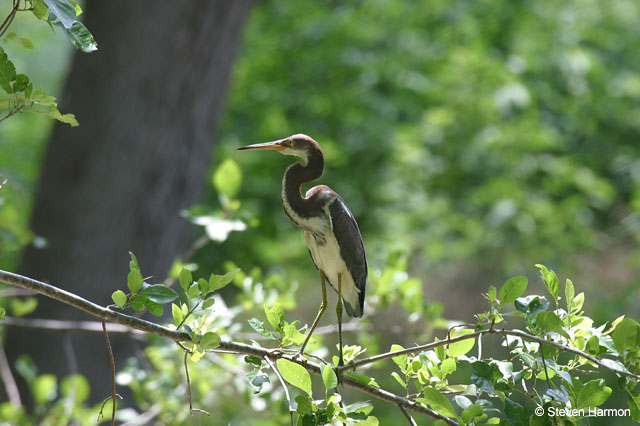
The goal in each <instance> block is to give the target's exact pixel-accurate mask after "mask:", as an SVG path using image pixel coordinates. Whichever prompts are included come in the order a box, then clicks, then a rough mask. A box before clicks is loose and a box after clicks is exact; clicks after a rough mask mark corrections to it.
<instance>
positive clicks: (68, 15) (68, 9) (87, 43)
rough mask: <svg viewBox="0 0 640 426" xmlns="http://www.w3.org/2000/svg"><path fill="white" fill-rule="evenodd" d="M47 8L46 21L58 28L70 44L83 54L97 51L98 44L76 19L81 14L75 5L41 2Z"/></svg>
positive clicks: (62, 0) (63, 0)
mask: <svg viewBox="0 0 640 426" xmlns="http://www.w3.org/2000/svg"><path fill="white" fill-rule="evenodd" d="M43 1H44V3H45V4H46V5H47V6H48V7H49V18H48V21H49V22H50V23H52V24H53V25H55V26H56V27H58V28H60V29H61V30H62V31H63V32H64V33H65V34H66V36H67V37H68V38H69V40H70V41H71V43H72V44H73V45H74V46H75V47H76V49H79V50H81V51H83V52H85V53H90V52H93V51H94V50H97V49H98V44H97V43H96V41H95V40H94V39H93V36H92V35H91V33H90V32H89V30H87V28H86V27H85V26H84V25H83V24H82V22H80V21H78V20H77V19H76V16H77V15H79V14H80V13H82V10H81V9H80V6H78V4H77V3H75V4H72V3H71V2H70V1H68V0H43Z"/></svg>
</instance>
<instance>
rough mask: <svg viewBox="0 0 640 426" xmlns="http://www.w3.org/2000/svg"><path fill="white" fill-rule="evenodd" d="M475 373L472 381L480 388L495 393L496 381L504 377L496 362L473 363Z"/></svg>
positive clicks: (491, 393) (472, 375)
mask: <svg viewBox="0 0 640 426" xmlns="http://www.w3.org/2000/svg"><path fill="white" fill-rule="evenodd" d="M471 367H472V369H473V373H472V374H471V382H472V383H473V384H474V385H476V387H477V388H478V389H481V390H483V391H484V392H487V393H488V394H490V395H493V394H494V392H495V389H494V387H493V386H494V385H495V383H496V381H497V380H498V379H500V378H502V373H500V369H499V368H498V366H497V365H495V364H488V363H486V362H484V361H476V362H474V363H472V364H471Z"/></svg>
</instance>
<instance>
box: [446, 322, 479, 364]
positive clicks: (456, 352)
mask: <svg viewBox="0 0 640 426" xmlns="http://www.w3.org/2000/svg"><path fill="white" fill-rule="evenodd" d="M471 333H473V330H466V329H464V330H457V331H455V330H454V331H452V332H451V337H458V336H464V335H467V334H471ZM475 344H476V341H475V339H471V338H469V339H465V340H461V341H459V342H455V343H451V344H449V356H450V357H452V358H455V357H459V356H462V355H464V354H466V353H467V352H469V351H470V350H471V349H473V346H474V345H475Z"/></svg>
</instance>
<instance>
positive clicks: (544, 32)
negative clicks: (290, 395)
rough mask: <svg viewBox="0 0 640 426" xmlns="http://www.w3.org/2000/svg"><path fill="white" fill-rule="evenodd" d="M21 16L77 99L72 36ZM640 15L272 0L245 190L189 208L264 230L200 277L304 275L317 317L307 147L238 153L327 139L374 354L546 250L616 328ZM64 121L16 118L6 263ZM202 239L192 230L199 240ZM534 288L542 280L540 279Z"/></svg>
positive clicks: (51, 83)
mask: <svg viewBox="0 0 640 426" xmlns="http://www.w3.org/2000/svg"><path fill="white" fill-rule="evenodd" d="M26 18H28V17H26ZM20 19H21V17H20V16H18V18H17V20H16V23H15V24H14V25H15V26H16V27H19V28H20V29H21V31H22V30H24V31H25V32H29V37H30V38H31V39H32V40H33V41H34V45H35V46H36V48H35V50H33V51H28V50H25V49H24V48H22V47H19V46H17V45H16V46H12V45H9V44H7V45H6V46H4V45H3V48H5V49H6V50H7V51H8V52H10V54H11V57H12V59H13V60H14V61H15V62H16V66H17V67H18V68H19V69H22V70H24V71H25V72H27V73H28V74H29V75H30V76H31V78H32V81H34V83H35V84H36V85H37V84H38V83H41V84H42V85H43V86H44V87H46V88H47V91H48V92H50V93H52V94H54V95H58V94H59V93H60V90H61V82H62V81H63V80H64V77H65V71H66V69H67V67H68V65H69V63H68V61H69V58H70V50H71V48H70V46H68V42H67V40H65V39H64V36H62V35H61V34H58V35H57V36H56V35H55V34H53V33H52V32H51V30H50V29H49V28H48V27H46V25H42V24H41V23H38V22H31V19H24V22H21V21H20ZM638 22H640V4H638V3H637V2H636V1H633V0H617V1H615V2H608V1H604V0H580V1H578V0H569V1H564V2H557V1H550V0H537V1H509V0H496V1H468V0H453V1H450V0H446V1H445V0H429V1H400V0H372V1H366V2H337V1H323V2H317V1H311V0H299V1H261V2H257V3H256V5H255V7H254V10H253V12H252V14H251V17H250V20H249V22H248V24H247V26H246V28H245V30H244V43H243V45H242V48H241V52H240V54H239V57H238V58H237V60H236V63H235V65H234V70H233V77H232V85H231V88H230V90H229V95H228V96H229V99H228V105H227V108H226V111H225V113H224V119H223V122H222V125H221V128H220V129H219V142H218V144H217V146H216V149H215V154H214V157H213V160H212V168H211V175H213V174H214V171H215V170H216V168H217V167H218V166H219V165H220V164H222V163H223V162H224V161H225V160H227V159H232V160H233V161H234V162H235V163H237V164H238V165H239V167H240V170H241V173H242V186H241V189H240V192H239V193H237V194H235V196H234V197H233V198H234V199H235V200H238V201H240V203H241V204H239V205H238V204H237V202H236V205H234V206H233V207H232V208H229V200H228V199H226V198H225V197H224V195H221V194H220V193H219V192H218V191H216V189H215V186H214V185H209V190H208V193H207V195H206V197H205V198H204V200H203V201H202V203H201V204H200V205H198V206H194V208H193V209H192V210H191V213H192V214H193V215H204V214H208V213H209V212H212V211H213V212H217V211H222V212H225V213H224V215H225V217H226V219H229V217H233V219H234V220H242V221H243V222H245V223H247V224H248V227H247V229H246V230H245V231H243V232H231V233H230V234H229V235H228V238H226V240H224V241H218V242H210V243H208V244H206V245H205V246H204V247H203V248H202V249H200V250H199V251H197V253H196V254H195V256H194V257H193V259H192V261H193V262H194V263H196V264H197V265H198V270H197V271H196V272H195V274H196V275H198V274H202V275H208V273H210V272H211V271H221V270H223V269H225V267H226V268H228V267H229V266H228V264H227V262H229V261H231V262H234V263H235V264H236V265H238V266H239V267H241V268H242V269H243V270H245V271H247V272H250V271H251V270H252V269H253V268H256V267H258V268H259V269H260V270H261V271H263V273H264V275H265V276H268V275H269V274H277V275H274V276H277V277H279V278H274V279H273V280H276V281H278V282H276V283H272V285H273V286H276V287H287V286H294V288H297V293H296V294H297V296H295V297H297V298H298V310H297V311H296V313H295V314H291V317H292V318H300V319H301V321H302V322H303V323H304V322H310V321H311V320H312V319H313V315H314V314H315V309H316V308H317V305H318V304H319V301H320V297H319V296H320V290H319V288H318V287H319V286H318V282H317V281H318V276H317V272H316V271H315V268H314V267H313V264H312V262H311V260H310V258H309V256H308V252H307V250H306V247H305V246H304V240H303V237H302V233H301V232H300V231H299V230H298V229H296V228H295V227H294V226H293V225H292V224H291V223H290V222H289V220H288V218H287V217H286V216H285V215H284V213H283V211H282V206H281V201H280V182H281V176H282V173H283V171H284V168H285V167H286V166H287V165H288V164H289V163H290V161H291V159H290V158H286V157H281V156H278V155H275V154H273V155H268V154H250V153H237V152H235V149H236V148H237V147H239V146H242V145H246V144H250V143H258V142H263V141H268V140H273V139H279V138H282V137H285V136H288V135H290V134H293V133H299V132H300V133H306V134H308V135H310V136H312V137H313V138H315V139H316V140H317V141H318V142H319V143H320V145H321V147H322V148H323V150H324V152H325V157H326V158H325V159H326V168H325V174H324V176H323V178H322V183H323V184H327V185H329V186H331V187H332V188H333V189H335V190H336V191H337V192H338V193H339V194H341V196H342V197H343V198H344V200H345V201H346V202H347V204H348V206H349V207H350V209H351V210H352V212H353V213H354V215H355V217H356V219H357V220H358V223H359V224H360V228H361V231H362V234H363V238H364V241H365V246H366V249H367V254H368V258H369V265H370V275H371V283H372V284H371V285H372V287H371V288H372V289H373V290H372V292H371V294H370V295H369V296H368V297H369V299H368V300H369V302H370V305H371V306H373V308H370V309H369V311H367V310H365V315H367V319H365V320H364V322H363V324H364V325H363V327H364V328H365V329H366V330H368V331H369V332H370V333H372V335H375V338H374V337H373V336H372V335H368V334H366V333H364V334H363V335H362V336H361V339H364V342H365V343H366V342H368V343H369V344H370V346H369V347H370V354H373V353H375V348H376V347H380V348H382V349H385V348H388V344H389V343H390V342H391V341H392V340H393V342H394V343H400V344H404V345H410V344H412V343H414V342H415V341H417V340H416V339H417V337H418V336H424V335H425V334H426V332H425V328H427V329H428V328H429V327H432V326H433V324H435V323H437V322H434V321H435V320H436V319H437V318H440V317H441V316H443V317H445V318H447V319H452V320H461V321H466V322H473V314H474V313H477V312H479V311H480V310H482V309H484V300H483V299H482V297H481V296H480V293H482V292H486V290H487V288H488V286H489V285H490V284H494V285H495V284H500V283H502V282H504V281H505V280H506V279H507V278H508V277H510V276H513V275H527V276H529V277H530V278H532V277H535V276H536V275H537V271H536V270H535V268H534V266H533V265H534V264H535V263H543V264H546V265H548V266H550V267H552V268H553V269H555V270H556V271H558V272H559V274H560V276H561V280H563V279H564V278H565V277H567V276H569V277H571V278H572V279H573V281H574V283H576V286H577V287H579V288H580V291H585V293H586V294H587V298H586V304H585V309H586V311H587V313H590V314H591V316H592V317H593V318H594V320H595V321H596V323H603V322H605V321H608V320H612V319H614V318H616V317H618V316H620V315H622V314H626V315H628V316H630V317H635V318H638V317H639V316H640V290H639V289H640V283H639V280H638V277H639V275H638V269H639V268H640V251H639V250H638V249H639V246H638V242H639V241H640V138H639V135H640V53H639V51H638V40H640V26H639V25H638ZM29 25H31V26H32V27H30V26H29ZM45 64H46V65H45ZM64 112H73V111H64ZM51 125H52V123H51V122H50V121H49V120H48V119H46V118H41V117H34V116H27V115H20V116H17V117H14V118H12V119H9V120H7V121H6V122H3V123H2V124H0V173H1V174H2V175H3V176H4V177H5V178H8V179H10V180H11V182H12V185H11V186H7V187H6V188H4V189H3V191H2V192H1V193H0V267H1V268H3V269H9V270H12V268H14V267H15V266H16V265H17V259H18V257H19V253H20V249H21V248H22V247H23V246H24V244H26V243H28V242H29V241H31V237H32V236H31V235H30V233H29V231H28V229H27V222H28V216H29V209H30V200H31V197H32V195H33V191H34V188H35V184H36V181H37V177H38V168H39V162H40V160H41V154H42V153H43V149H44V144H45V143H46V140H47V137H48V133H49V131H50V129H51ZM80 125H82V123H80ZM216 214H217V213H216ZM202 234H203V232H202V228H200V227H194V240H195V239H196V238H198V237H199V236H201V235H202ZM176 255H179V253H177V254H176ZM143 268H144V265H143ZM405 271H406V272H405ZM254 274H258V270H255V271H254ZM283 277H284V278H283ZM408 277H413V278H411V279H409V278H408ZM533 283H535V285H534V284H533ZM536 286H537V287H536ZM267 287H268V286H267ZM530 289H531V291H532V292H536V291H537V292H538V293H541V292H542V289H543V286H542V284H541V283H540V282H539V280H537V279H535V280H533V281H532V284H531V287H530ZM305 294H308V295H309V296H307V297H302V295H305ZM292 297H294V296H292ZM227 303H232V302H230V301H227ZM293 306H294V305H293V304H291V305H290V307H293ZM400 306H401V307H402V308H403V309H398V307H400ZM418 313H419V314H421V316H420V318H422V319H420V321H418V322H417V323H416V319H417V318H418V317H415V316H412V314H418ZM288 315H289V314H288ZM424 318H427V321H424ZM429 321H431V322H429ZM331 322H333V319H331ZM325 323H329V320H325ZM425 323H426V324H428V325H426V326H425ZM429 324H430V325H429ZM407 327H409V330H411V332H410V333H404V332H403V333H402V335H398V331H399V330H405V329H406V328H407ZM350 338H351V339H354V338H353V337H347V339H350ZM361 342H362V340H361ZM385 407H386V406H385V405H380V409H381V410H385V409H386V408H385ZM254 408H255V407H254ZM378 414H380V413H378ZM396 414H397V413H396ZM381 418H382V419H384V415H381ZM390 418H393V417H390ZM256 424H257V423H256ZM265 424H266V423H265ZM382 424H389V423H384V422H383V423H382Z"/></svg>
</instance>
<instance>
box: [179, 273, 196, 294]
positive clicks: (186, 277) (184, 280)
mask: <svg viewBox="0 0 640 426" xmlns="http://www.w3.org/2000/svg"><path fill="white" fill-rule="evenodd" d="M191 284H193V276H192V275H191V271H190V270H188V269H187V268H182V269H181V270H180V287H182V289H183V290H184V291H185V292H186V291H187V290H188V289H189V287H191Z"/></svg>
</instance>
